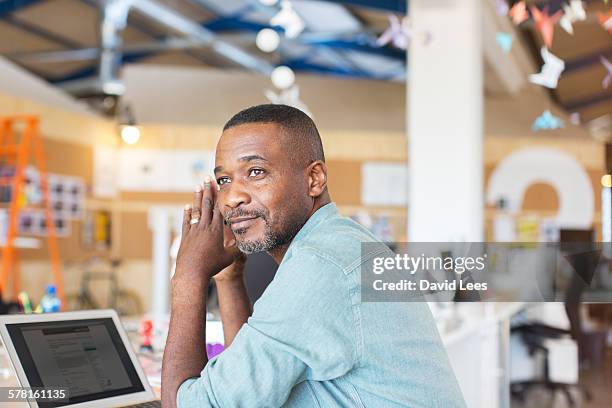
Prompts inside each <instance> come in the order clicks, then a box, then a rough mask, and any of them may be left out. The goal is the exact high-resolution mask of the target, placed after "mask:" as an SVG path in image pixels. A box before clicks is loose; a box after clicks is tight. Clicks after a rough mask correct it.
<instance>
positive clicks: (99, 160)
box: [93, 146, 119, 198]
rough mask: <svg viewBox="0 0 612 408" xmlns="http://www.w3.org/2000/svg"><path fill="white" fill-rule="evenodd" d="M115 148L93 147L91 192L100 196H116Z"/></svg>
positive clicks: (117, 162) (116, 159)
mask: <svg viewBox="0 0 612 408" xmlns="http://www.w3.org/2000/svg"><path fill="white" fill-rule="evenodd" d="M118 159H119V156H118V153H117V149H113V148H111V147H102V146H98V147H96V148H95V149H94V165H93V166H94V168H93V194H94V196H96V197H101V198H114V197H116V196H117V169H118V165H119V160H118Z"/></svg>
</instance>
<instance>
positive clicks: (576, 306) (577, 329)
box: [511, 247, 600, 407]
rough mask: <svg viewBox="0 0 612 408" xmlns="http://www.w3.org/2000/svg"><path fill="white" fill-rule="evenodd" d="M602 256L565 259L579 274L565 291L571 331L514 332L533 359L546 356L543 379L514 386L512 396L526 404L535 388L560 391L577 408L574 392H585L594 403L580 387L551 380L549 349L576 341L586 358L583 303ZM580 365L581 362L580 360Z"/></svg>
mask: <svg viewBox="0 0 612 408" xmlns="http://www.w3.org/2000/svg"><path fill="white" fill-rule="evenodd" d="M583 248H584V247H583ZM599 255H600V251H597V250H588V251H580V252H578V253H569V254H566V256H565V257H566V259H567V260H568V262H569V263H570V264H571V265H572V267H573V268H574V271H575V273H574V274H573V275H572V278H571V279H570V282H569V284H568V286H567V288H566V290H565V301H564V304H565V311H566V313H567V317H568V319H569V322H570V330H565V329H560V328H557V327H552V326H548V325H545V324H542V323H537V322H533V323H527V324H522V325H519V326H516V327H513V328H512V330H511V331H512V333H516V334H518V335H520V336H521V339H522V340H523V342H524V343H525V345H526V346H527V350H528V352H529V355H530V356H534V355H535V354H536V353H542V355H543V356H544V373H543V376H542V378H540V379H536V380H528V381H520V382H515V383H512V384H511V393H512V396H513V397H515V398H516V399H518V400H519V401H521V402H522V403H524V402H525V401H526V398H527V395H528V393H529V391H531V390H532V389H533V388H544V389H545V390H548V391H549V392H550V393H551V394H554V393H555V392H556V391H560V392H561V393H562V394H563V395H565V397H566V398H567V401H568V403H569V406H570V407H575V406H576V401H575V400H574V397H573V396H572V393H571V390H572V389H576V390H578V391H579V392H581V393H582V395H583V396H584V398H585V400H586V401H591V400H592V398H593V397H592V394H591V392H590V391H589V390H587V389H586V388H584V387H583V386H581V385H579V384H566V383H560V382H555V381H552V380H551V378H550V372H549V360H548V355H549V350H548V348H547V347H546V340H549V339H561V338H573V339H574V340H575V341H576V343H577V345H578V354H579V356H582V355H583V350H584V335H585V333H584V331H583V330H582V322H581V318H580V299H581V297H582V294H583V292H584V291H585V289H586V288H587V287H589V285H590V282H591V280H592V278H593V273H594V270H595V267H596V265H597V261H598V258H599ZM579 361H581V360H580V357H579Z"/></svg>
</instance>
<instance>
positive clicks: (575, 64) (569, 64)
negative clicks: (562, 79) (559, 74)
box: [564, 47, 612, 74]
mask: <svg viewBox="0 0 612 408" xmlns="http://www.w3.org/2000/svg"><path fill="white" fill-rule="evenodd" d="M601 56H604V57H612V47H610V48H607V49H604V50H600V51H597V52H594V53H592V54H589V55H585V56H581V57H578V58H575V59H573V60H569V61H565V71H564V73H565V74H567V73H568V72H571V71H576V70H578V69H581V68H585V67H587V66H589V65H593V64H601V59H600V57H601Z"/></svg>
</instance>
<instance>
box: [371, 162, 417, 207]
mask: <svg viewBox="0 0 612 408" xmlns="http://www.w3.org/2000/svg"><path fill="white" fill-rule="evenodd" d="M361 203H362V204H363V205H379V206H404V205H406V204H408V168H407V166H406V165H405V164H404V163H388V162H368V163H364V164H363V165H362V166H361Z"/></svg>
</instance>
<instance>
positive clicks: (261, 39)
mask: <svg viewBox="0 0 612 408" xmlns="http://www.w3.org/2000/svg"><path fill="white" fill-rule="evenodd" d="M279 43H280V36H279V35H278V33H277V32H276V31H274V30H272V29H271V28H264V29H262V30H261V31H259V32H258V33H257V38H255V44H257V48H259V49H260V50H262V51H263V52H273V51H274V50H276V49H277V48H278V44H279Z"/></svg>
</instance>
